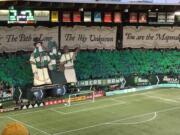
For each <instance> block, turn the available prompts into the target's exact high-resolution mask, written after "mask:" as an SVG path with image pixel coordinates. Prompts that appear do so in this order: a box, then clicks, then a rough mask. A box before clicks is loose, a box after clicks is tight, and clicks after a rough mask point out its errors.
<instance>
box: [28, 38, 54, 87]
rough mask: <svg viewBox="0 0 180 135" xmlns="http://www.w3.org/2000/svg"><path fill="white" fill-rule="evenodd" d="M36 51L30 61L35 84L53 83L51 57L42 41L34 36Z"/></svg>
mask: <svg viewBox="0 0 180 135" xmlns="http://www.w3.org/2000/svg"><path fill="white" fill-rule="evenodd" d="M34 47H35V48H34V51H33V53H32V54H31V57H30V63H31V67H32V71H33V74H34V86H39V85H46V84H52V82H51V79H50V77H49V73H48V64H49V62H50V57H49V56H48V54H47V52H46V51H45V50H44V49H43V46H42V41H41V40H39V39H38V38H34Z"/></svg>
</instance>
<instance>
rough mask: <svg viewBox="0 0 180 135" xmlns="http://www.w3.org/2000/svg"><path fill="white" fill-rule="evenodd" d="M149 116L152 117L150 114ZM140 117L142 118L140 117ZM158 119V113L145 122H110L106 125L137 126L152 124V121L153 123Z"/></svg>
mask: <svg viewBox="0 0 180 135" xmlns="http://www.w3.org/2000/svg"><path fill="white" fill-rule="evenodd" d="M148 115H150V114H148ZM140 117H142V116H140ZM156 117H157V113H156V112H154V115H153V117H151V118H149V119H147V120H143V121H139V122H138V121H137V122H108V123H106V124H109V125H115V124H117V125H118V124H121V125H136V124H143V123H146V122H150V121H153V120H154V119H156Z"/></svg>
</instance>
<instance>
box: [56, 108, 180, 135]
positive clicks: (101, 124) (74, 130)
mask: <svg viewBox="0 0 180 135" xmlns="http://www.w3.org/2000/svg"><path fill="white" fill-rule="evenodd" d="M177 109H180V107H171V108H168V109H162V110H159V111H156V113H157V114H158V113H163V112H168V111H171V110H177ZM150 114H154V112H149V113H145V114H140V115H134V116H131V117H126V118H122V119H119V120H113V121H107V122H104V123H98V124H95V125H91V126H87V127H82V128H77V129H73V130H67V131H62V132H59V133H55V134H53V135H61V134H66V133H72V132H76V131H81V130H85V129H89V128H94V127H99V126H103V125H108V123H113V122H121V121H124V120H130V119H134V118H139V117H143V116H145V115H150Z"/></svg>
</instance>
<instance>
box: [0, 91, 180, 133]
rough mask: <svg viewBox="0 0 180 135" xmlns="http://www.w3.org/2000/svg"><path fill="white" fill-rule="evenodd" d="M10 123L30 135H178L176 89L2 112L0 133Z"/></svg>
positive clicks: (179, 117)
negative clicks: (18, 123)
mask: <svg viewBox="0 0 180 135" xmlns="http://www.w3.org/2000/svg"><path fill="white" fill-rule="evenodd" d="M12 121H17V122H21V123H23V124H24V125H25V126H27V127H28V129H29V131H30V134H31V135H180V89H175V88H169V89H155V90H149V91H146V92H136V93H130V94H124V95H118V96H111V97H102V98H98V99H95V102H94V103H93V102H90V101H84V102H76V103H72V106H70V107H67V106H64V105H56V106H51V107H46V108H41V109H31V110H25V111H18V112H10V113H4V114H0V132H1V131H2V129H3V127H4V126H5V125H6V124H7V123H9V122H12Z"/></svg>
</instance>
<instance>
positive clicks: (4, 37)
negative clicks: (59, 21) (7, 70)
mask: <svg viewBox="0 0 180 135" xmlns="http://www.w3.org/2000/svg"><path fill="white" fill-rule="evenodd" d="M34 37H39V38H40V39H41V40H42V41H43V46H44V47H45V48H47V44H48V41H50V40H53V41H56V43H57V44H58V27H53V28H48V27H33V26H25V27H11V28H8V27H0V52H3V51H5V52H16V51H20V50H24V51H32V50H33V48H34V46H33V43H34V42H33V38H34Z"/></svg>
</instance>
